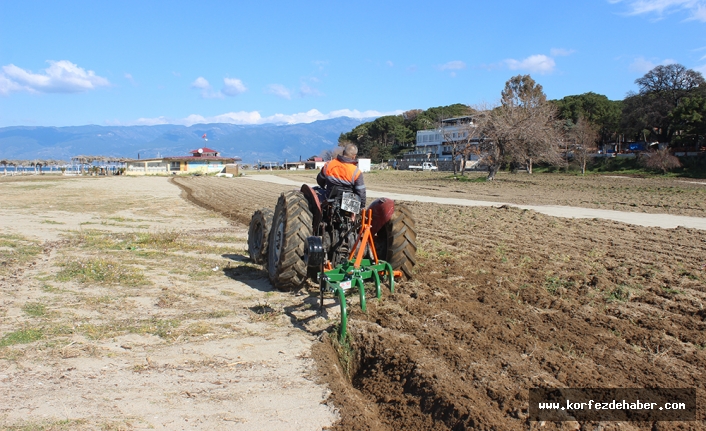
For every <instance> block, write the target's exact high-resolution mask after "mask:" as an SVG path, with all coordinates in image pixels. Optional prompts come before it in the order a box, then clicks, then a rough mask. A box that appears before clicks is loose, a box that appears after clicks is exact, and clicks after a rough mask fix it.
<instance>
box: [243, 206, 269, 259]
mask: <svg viewBox="0 0 706 431" xmlns="http://www.w3.org/2000/svg"><path fill="white" fill-rule="evenodd" d="M273 215H274V213H273V212H272V210H271V209H269V208H263V209H261V210H257V211H255V213H253V215H252V218H251V219H250V226H249V228H248V253H249V254H250V259H252V261H253V262H255V263H263V262H266V261H267V241H268V237H269V236H270V228H271V227H272V216H273Z"/></svg>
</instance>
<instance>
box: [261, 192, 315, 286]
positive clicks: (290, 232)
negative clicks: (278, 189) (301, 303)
mask: <svg viewBox="0 0 706 431" xmlns="http://www.w3.org/2000/svg"><path fill="white" fill-rule="evenodd" d="M312 220H313V217H312V215H311V211H310V210H309V204H308V202H307V200H306V198H305V197H304V195H303V194H302V193H301V192H299V191H290V192H286V193H282V195H280V197H279V200H278V201H277V206H276V207H275V213H274V217H273V219H272V228H271V229H270V238H269V251H268V253H267V272H268V274H269V277H270V281H271V282H272V285H273V286H274V287H276V288H277V289H279V290H281V291H285V292H286V291H289V290H292V289H298V288H299V287H301V286H302V284H304V282H305V281H306V277H307V265H306V263H305V262H304V247H305V246H306V239H307V237H309V236H311V235H312V230H313V229H312V223H313V221H312Z"/></svg>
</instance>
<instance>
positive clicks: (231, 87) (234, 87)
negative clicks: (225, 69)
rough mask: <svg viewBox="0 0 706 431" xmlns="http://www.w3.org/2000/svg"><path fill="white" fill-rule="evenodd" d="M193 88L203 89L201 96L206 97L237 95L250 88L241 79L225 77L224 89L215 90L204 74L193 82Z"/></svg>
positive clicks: (217, 97)
mask: <svg viewBox="0 0 706 431" xmlns="http://www.w3.org/2000/svg"><path fill="white" fill-rule="evenodd" d="M191 88H196V89H197V90H201V97H202V98H204V99H223V98H224V97H225V96H237V95H238V94H242V93H244V92H246V91H247V90H248V89H247V87H246V86H245V85H244V84H243V81H241V80H240V79H235V78H223V89H222V90H220V91H214V90H213V87H212V86H211V83H210V82H208V80H207V79H206V78H204V77H203V76H199V77H198V78H196V80H194V82H192V83H191Z"/></svg>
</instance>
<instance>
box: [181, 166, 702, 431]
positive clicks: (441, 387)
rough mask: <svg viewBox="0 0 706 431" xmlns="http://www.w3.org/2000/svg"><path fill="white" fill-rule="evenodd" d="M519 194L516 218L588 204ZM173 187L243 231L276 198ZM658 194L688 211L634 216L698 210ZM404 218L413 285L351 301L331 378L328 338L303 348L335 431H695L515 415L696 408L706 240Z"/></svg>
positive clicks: (607, 226)
mask: <svg viewBox="0 0 706 431" xmlns="http://www.w3.org/2000/svg"><path fill="white" fill-rule="evenodd" d="M414 175H418V174H414ZM424 175H426V174H421V175H420V177H421V176H424ZM292 178H304V177H301V176H294V177H292ZM375 178H386V179H385V181H384V183H385V184H384V185H385V187H387V190H391V191H392V190H395V191H398V190H399V191H402V190H404V192H405V193H414V192H415V191H413V190H415V189H416V188H419V185H418V184H417V183H415V182H414V181H412V180H411V179H410V176H409V174H404V175H402V176H401V177H400V181H402V182H404V183H407V184H403V183H402V182H396V181H392V180H391V178H394V177H393V176H391V175H390V174H388V173H385V174H384V175H381V176H380V177H377V176H376V175H369V176H368V177H366V181H367V182H368V184H369V186H368V187H370V188H376V189H380V188H382V187H381V186H382V185H383V183H376V180H375ZM516 178H520V176H517V177H516ZM524 178H525V179H521V180H519V179H518V180H516V181H518V182H523V183H525V184H527V187H526V188H527V189H529V190H534V191H535V192H532V193H530V194H526V193H521V190H523V187H524V186H523V187H520V186H518V187H517V189H516V190H517V193H516V194H515V195H514V196H515V198H516V199H520V198H523V199H524V197H523V196H525V197H526V195H527V196H531V197H532V198H533V200H529V201H527V202H526V203H535V204H536V203H542V204H548V203H553V204H571V202H590V201H591V200H592V199H594V196H595V193H596V191H595V190H594V191H586V193H585V195H582V194H581V193H580V191H579V190H576V188H575V187H568V189H567V190H571V193H570V195H569V196H566V197H565V201H562V202H558V201H557V200H556V198H555V199H554V200H552V199H551V198H550V197H549V196H551V195H553V192H552V191H551V190H555V189H556V190H561V189H562V188H563V187H562V182H564V181H565V179H563V178H560V179H559V180H557V183H556V184H552V183H549V182H548V181H549V180H544V179H543V180H541V181H540V182H538V183H537V184H535V183H534V180H532V179H526V178H528V177H527V176H525V177H524ZM642 180H643V179H640V181H642ZM174 181H175V182H176V183H177V184H179V185H180V186H181V187H182V188H184V190H186V191H187V195H188V198H189V199H190V200H192V201H194V202H198V203H199V204H200V205H202V206H205V207H208V208H210V209H213V210H216V211H218V212H220V213H221V214H224V215H227V216H228V217H230V218H232V219H234V220H238V221H240V222H244V223H247V222H248V221H249V218H250V215H251V214H252V211H254V210H255V209H257V208H261V207H265V206H274V202H275V200H276V197H277V195H278V194H279V193H280V192H281V191H283V190H286V189H289V188H291V187H289V186H281V185H274V184H267V183H262V182H254V181H248V180H242V179H232V180H225V179H216V178H189V179H182V178H180V179H175V180H174ZM307 181H308V180H307ZM418 181H422V182H424V181H428V184H431V185H433V186H434V187H435V188H438V190H435V191H434V193H437V192H438V193H440V194H442V195H443V194H449V195H452V194H453V193H456V189H457V188H461V191H462V192H463V193H464V194H466V195H467V197H469V198H474V199H481V197H480V196H469V195H471V194H472V193H471V190H473V187H475V183H458V184H457V183H455V182H452V183H451V185H449V182H448V181H441V180H440V179H439V178H434V177H433V176H428V178H427V179H420V180H418ZM506 181H509V180H506V179H503V182H506ZM513 181H515V180H513ZM566 181H568V180H566ZM577 181H578V180H577ZM615 181H632V180H618V179H616V180H615ZM648 181H652V180H648ZM503 182H498V183H497V184H501V186H498V187H503V186H502V184H503ZM609 182H612V180H610V181H609ZM409 183H412V185H414V186H416V187H410V185H409ZM505 184H506V183H505ZM613 184H616V183H613ZM483 186H484V187H486V186H487V185H485V184H484V185H483ZM464 187H468V188H469V189H465V188H464ZM490 187H495V186H494V185H493V186H490ZM596 187H598V186H597V185H595V184H594V188H596ZM639 187H641V186H639ZM639 187H638V188H639ZM650 187H651V186H650ZM664 187H675V189H673V191H674V193H675V194H679V193H682V192H680V191H679V190H689V191H688V192H683V193H686V194H689V196H690V198H689V201H688V202H686V201H687V199H681V200H680V199H679V198H674V197H658V198H657V197H655V198H654V199H657V201H655V200H649V199H647V198H645V202H648V203H650V202H662V199H665V200H668V201H669V202H671V203H670V204H669V208H670V209H674V210H675V213H679V214H684V215H695V214H694V213H692V212H691V211H696V210H694V209H692V207H693V208H697V207H698V208H699V211H702V208H703V205H704V202H705V201H706V200H704V199H701V200H700V201H698V202H694V201H693V200H692V198H694V197H695V196H703V193H704V191H706V187H704V186H701V185H693V188H692V185H686V184H685V185H683V186H682V185H678V186H668V185H665V186H664ZM699 187H700V188H699ZM542 189H544V192H543V193H540V192H539V191H540V190H542ZM484 190H486V191H488V190H489V189H488V188H487V187H486V188H485V189H484ZM660 190H661V189H660ZM424 193H425V192H424V190H420V194H424ZM565 193H566V191H564V192H562V193H561V195H562V196H563V195H564V194H565ZM606 193H608V194H610V193H612V192H606ZM644 193H645V196H648V197H654V196H653V193H652V192H650V191H649V190H646V191H645V192H644ZM656 194H657V195H659V196H662V195H661V194H660V193H656ZM455 196H458V195H455ZM610 196H613V195H610ZM527 199H529V198H527ZM534 199H536V200H534ZM611 199H612V197H611ZM625 199H626V202H628V205H631V204H630V203H629V202H634V201H631V200H629V199H628V197H627V196H626V198H625ZM498 200H500V201H509V199H507V196H506V195H503V196H499V197H498ZM515 202H517V201H515ZM678 202H682V204H681V206H679V204H678ZM672 203H673V204H672ZM408 205H409V206H410V207H411V208H412V210H413V213H414V215H415V218H416V221H417V230H418V245H419V250H418V265H417V267H416V276H415V278H414V279H413V280H411V281H406V282H402V283H400V284H398V285H397V290H396V293H395V294H394V295H390V294H389V293H388V294H387V295H385V296H384V298H383V300H382V301H380V302H376V301H370V302H369V305H368V313H367V314H364V313H362V312H361V311H360V309H359V308H358V307H357V306H355V298H351V302H352V303H353V304H354V305H353V306H352V307H351V308H350V309H351V310H352V318H351V322H350V327H351V330H350V332H351V343H350V344H351V346H350V347H351V348H352V351H353V352H354V357H353V359H352V360H351V362H350V364H345V363H344V364H341V363H340V362H339V360H338V358H339V357H341V356H344V357H345V349H342V348H341V347H340V346H338V347H335V346H334V345H335V344H336V343H335V342H330V341H329V340H330V338H329V337H324V338H323V339H324V341H326V342H325V343H319V344H318V345H317V346H316V347H315V351H314V355H315V357H316V358H317V359H318V362H319V368H320V372H321V373H320V375H321V379H323V380H324V381H326V382H327V383H328V384H329V387H330V389H331V390H332V395H331V400H332V401H333V402H334V403H335V405H336V406H337V407H338V408H339V409H340V410H341V421H340V422H339V424H338V425H337V426H336V429H340V430H344V429H345V430H351V429H353V430H392V429H405V430H408V429H409V430H426V429H439V430H446V429H526V428H538V429H540V428H541V429H562V427H564V428H563V429H579V427H580V428H581V429H706V425H704V422H703V420H704V419H705V418H706V411H704V408H703V407H702V406H699V410H698V413H697V417H698V418H700V421H698V422H687V423H675V422H659V423H654V424H647V423H614V422H612V423H601V424H599V423H586V424H576V423H564V424H562V423H537V422H530V421H529V420H528V414H527V408H528V390H529V388H532V387H695V388H697V396H698V400H703V399H704V396H706V392H705V390H706V387H705V382H706V378H705V376H704V371H703V370H704V368H705V367H706V335H704V330H705V329H706V311H705V310H704V305H703V304H704V302H706V232H704V231H699V230H690V229H684V228H677V229H655V228H644V227H637V226H629V225H625V224H621V223H617V222H610V221H599V220H575V219H558V218H553V217H549V216H544V215H541V214H537V213H535V212H532V211H527V210H520V209H515V208H507V207H503V208H467V207H454V206H438V205H432V204H420V203H410V204H408ZM650 205H657V204H652V203H650ZM633 208H634V207H633ZM638 208H639V209H641V210H644V211H648V212H651V211H650V210H649V209H650V208H653V207H651V206H644V207H638ZM611 209H616V208H615V207H611ZM617 209H620V208H617ZM700 215H703V214H702V213H701V214H700ZM312 289H313V291H314V294H315V287H314V286H312ZM336 349H338V351H337V350H336ZM346 365H350V366H349V367H347V366H346ZM346 368H348V370H346Z"/></svg>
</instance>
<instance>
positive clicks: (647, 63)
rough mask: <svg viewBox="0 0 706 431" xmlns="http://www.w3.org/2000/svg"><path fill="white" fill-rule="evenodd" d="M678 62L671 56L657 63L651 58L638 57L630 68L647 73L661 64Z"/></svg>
mask: <svg viewBox="0 0 706 431" xmlns="http://www.w3.org/2000/svg"><path fill="white" fill-rule="evenodd" d="M674 63H676V61H675V60H672V59H671V58H666V59H664V60H662V61H659V62H657V63H654V62H652V61H651V60H647V59H645V58H644V57H637V58H636V59H635V60H633V62H632V63H631V64H630V70H632V71H633V72H639V73H647V72H649V71H650V70H652V69H654V68H655V67H657V66H659V65H665V66H666V65H668V64H674Z"/></svg>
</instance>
